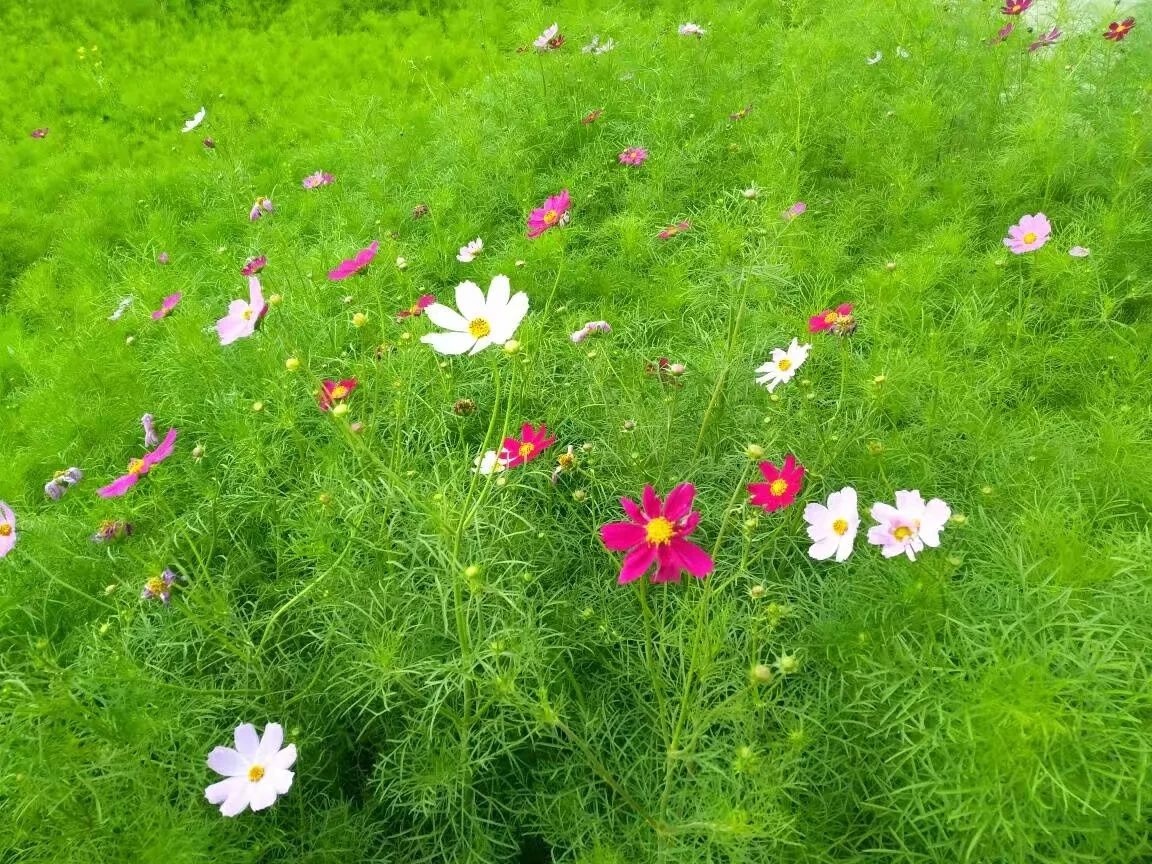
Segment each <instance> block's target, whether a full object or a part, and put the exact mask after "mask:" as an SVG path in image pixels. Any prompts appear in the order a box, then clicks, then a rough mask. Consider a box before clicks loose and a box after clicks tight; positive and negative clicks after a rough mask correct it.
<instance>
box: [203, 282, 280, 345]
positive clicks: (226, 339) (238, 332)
mask: <svg viewBox="0 0 1152 864" xmlns="http://www.w3.org/2000/svg"><path fill="white" fill-rule="evenodd" d="M267 311H268V304H267V303H265V302H264V292H263V290H262V289H261V287H260V279H259V278H258V277H256V276H249V277H248V301H247V302H245V301H243V300H233V301H232V302H231V303H229V304H228V314H227V315H225V316H224V317H223V318H221V319H220V320H219V321H217V322H216V333H217V334H218V335H219V337H220V344H221V345H231V344H232V343H233V342H235V341H236V340H237V339H245V338H247V337H248V336H251V335H252V334H253V333H255V332H256V325H257V324H259V323H260V319H261V318H263V317H264V315H265V313H267Z"/></svg>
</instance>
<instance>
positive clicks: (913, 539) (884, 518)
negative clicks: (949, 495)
mask: <svg viewBox="0 0 1152 864" xmlns="http://www.w3.org/2000/svg"><path fill="white" fill-rule="evenodd" d="M951 515H952V510H951V509H950V508H949V507H948V505H947V504H945V503H944V502H943V501H941V500H940V499H939V498H933V499H932V500H931V501H928V502H925V501H924V499H923V498H922V497H921V496H920V492H919V491H917V490H912V491H911V492H907V491H901V492H897V493H896V506H895V507H893V506H892V505H890V504H884V503H883V502H880V501H877V502H876V503H875V504H873V505H872V518H873V519H875V520H876V522H877V523H878V524H876V525H873V526H872V527H871V528H869V529H868V542H869V543H871V544H872V545H874V546H879V547H881V548H880V554H882V555H883V556H884V557H885V558H894V557H896V556H897V555H902V554H903V555H907V556H908V560H909V561H915V560H916V553H918V552H923V551H924V547H925V546H939V545H940V532H941V531H943V530H944V526H945V525H946V524H947V522H948V517H949V516H951Z"/></svg>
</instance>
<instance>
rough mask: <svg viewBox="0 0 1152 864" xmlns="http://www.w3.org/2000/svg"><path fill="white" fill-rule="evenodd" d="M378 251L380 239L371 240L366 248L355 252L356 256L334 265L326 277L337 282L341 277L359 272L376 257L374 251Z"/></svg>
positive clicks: (345, 277) (344, 277)
mask: <svg viewBox="0 0 1152 864" xmlns="http://www.w3.org/2000/svg"><path fill="white" fill-rule="evenodd" d="M379 251H380V241H379V240H373V241H372V242H371V243H369V244H368V246H367V248H364V249H361V250H360V251H359V252H357V253H356V257H354V258H350V259H345V260H343V261H341V262H340V263H339V264H338V265H336V267H335V269H333V270H330V271H329V272H328V278H329V279H331V280H332V281H333V282H339V281H340V280H342V279H347V278H348V277H349V276H352V275H354V274H356V273H359V272H360V271H361V270H363V269H364V268H365V267H367V266H368V265H369V264H371V263H372V259H373V258H375V257H376V253H377V252H379Z"/></svg>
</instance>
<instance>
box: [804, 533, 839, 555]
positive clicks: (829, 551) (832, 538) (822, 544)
mask: <svg viewBox="0 0 1152 864" xmlns="http://www.w3.org/2000/svg"><path fill="white" fill-rule="evenodd" d="M839 542H840V538H839V537H837V536H836V535H835V534H830V535H829V536H827V537H823V538H821V539H820V540H817V541H816V542H815V543H813V544H812V545H811V547H809V549H808V554H809V555H810V556H812V557H813V558H815V559H816V560H817V561H827V560H828V559H829V558H831V557H832V556H833V555H834V554H835V553H836V547H837V546H838V545H839Z"/></svg>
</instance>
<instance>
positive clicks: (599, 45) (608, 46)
mask: <svg viewBox="0 0 1152 864" xmlns="http://www.w3.org/2000/svg"><path fill="white" fill-rule="evenodd" d="M615 47H616V41H615V40H614V39H605V40H604V41H603V42H601V41H600V34H599V33H597V34H596V35H595V36H593V37H592V41H591V42H589V43H588V44H587V45H585V46H584V47H583V48H581V49H580V50H581V51H583V52H584V53H585V54H607V53H608V52H609V51H611V50H612V49H613V48H615Z"/></svg>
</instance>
